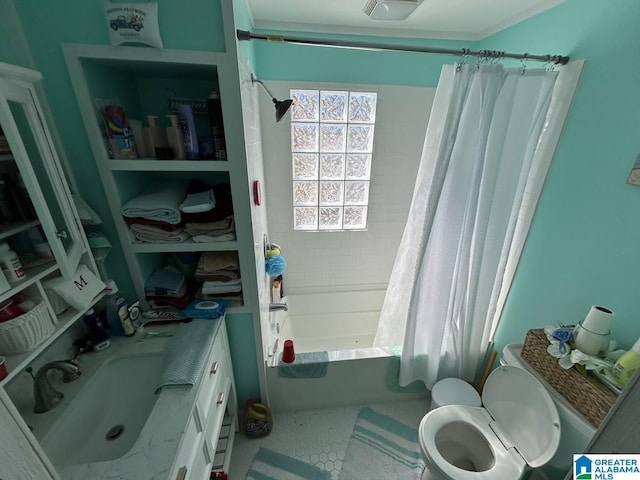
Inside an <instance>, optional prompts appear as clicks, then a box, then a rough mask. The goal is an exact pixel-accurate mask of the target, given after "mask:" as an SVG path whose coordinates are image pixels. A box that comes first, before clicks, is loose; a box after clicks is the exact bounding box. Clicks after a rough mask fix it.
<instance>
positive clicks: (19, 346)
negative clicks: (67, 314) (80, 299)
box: [0, 301, 54, 354]
mask: <svg viewBox="0 0 640 480" xmlns="http://www.w3.org/2000/svg"><path fill="white" fill-rule="evenodd" d="M53 330H54V325H53V322H52V320H51V315H50V313H49V310H48V309H47V303H46V302H45V301H41V302H40V303H39V304H38V305H36V306H35V307H34V308H33V309H31V310H29V311H28V312H27V313H23V314H22V315H20V316H19V317H16V318H12V319H11V320H7V321H6V322H2V323H0V353H5V354H13V353H23V352H28V351H29V350H33V349H34V348H36V347H37V346H38V345H40V344H41V343H42V342H44V341H45V340H46V339H47V338H49V336H50V335H51V334H52V333H53Z"/></svg>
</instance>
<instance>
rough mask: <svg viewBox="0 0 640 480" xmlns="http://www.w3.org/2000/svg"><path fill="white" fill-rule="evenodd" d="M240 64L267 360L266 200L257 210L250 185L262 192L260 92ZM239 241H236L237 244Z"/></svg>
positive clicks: (269, 285)
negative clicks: (255, 185)
mask: <svg viewBox="0 0 640 480" xmlns="http://www.w3.org/2000/svg"><path fill="white" fill-rule="evenodd" d="M239 56H240V57H241V58H240V61H239V62H238V65H239V73H240V79H241V82H240V88H241V90H242V115H243V125H244V135H245V148H246V154H247V175H248V182H249V183H248V185H247V188H248V191H249V192H250V193H249V194H250V195H251V220H252V228H253V237H254V256H255V268H256V272H257V279H258V299H259V303H260V316H261V321H260V325H261V333H262V339H263V340H262V344H263V349H264V352H263V354H264V355H265V357H266V347H267V346H268V345H269V344H270V343H272V340H271V337H272V336H273V335H274V334H275V332H271V328H272V326H271V325H270V324H269V322H268V321H267V319H268V315H269V313H268V304H269V302H270V299H271V281H270V279H269V277H268V276H267V275H266V273H265V265H264V255H263V247H262V239H263V235H264V234H267V233H268V226H267V207H266V204H267V202H266V198H264V195H263V196H262V201H261V205H260V206H257V205H255V204H254V202H253V191H252V185H253V182H254V181H255V180H257V181H259V182H260V183H261V184H262V185H263V191H264V183H265V179H264V167H263V158H262V134H261V131H260V129H261V127H260V109H259V106H258V96H259V95H260V92H259V90H258V86H257V85H252V83H251V70H250V67H249V66H248V62H247V61H246V59H245V57H244V55H242V54H241V53H240V51H239ZM240 240H241V239H239V241H240ZM273 328H275V327H273Z"/></svg>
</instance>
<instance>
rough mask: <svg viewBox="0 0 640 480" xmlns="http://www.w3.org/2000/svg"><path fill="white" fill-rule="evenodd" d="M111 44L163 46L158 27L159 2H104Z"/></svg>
mask: <svg viewBox="0 0 640 480" xmlns="http://www.w3.org/2000/svg"><path fill="white" fill-rule="evenodd" d="M104 11H105V16H106V17H107V27H108V28H109V38H110V39H111V45H120V44H122V43H126V42H133V43H144V44H145V45H151V46H152V47H155V48H162V39H161V38H160V29H159V28H158V4H157V3H155V2H149V3H112V2H104Z"/></svg>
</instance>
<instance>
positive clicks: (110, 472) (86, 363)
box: [22, 319, 222, 480]
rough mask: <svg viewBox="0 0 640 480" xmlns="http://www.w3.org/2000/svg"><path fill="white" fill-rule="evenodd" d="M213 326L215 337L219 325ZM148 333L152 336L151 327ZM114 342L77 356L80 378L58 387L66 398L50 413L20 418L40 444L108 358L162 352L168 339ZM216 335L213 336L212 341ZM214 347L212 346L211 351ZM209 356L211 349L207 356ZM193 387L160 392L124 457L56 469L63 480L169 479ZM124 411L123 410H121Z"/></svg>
mask: <svg viewBox="0 0 640 480" xmlns="http://www.w3.org/2000/svg"><path fill="white" fill-rule="evenodd" d="M212 322H216V326H215V329H216V332H215V335H217V333H218V329H219V328H220V325H221V322H222V320H220V319H218V320H212ZM165 328H166V327H165ZM148 331H153V329H152V328H149V329H148ZM143 335H144V334H143V333H142V332H138V333H136V335H135V336H133V337H130V338H126V337H115V338H112V343H111V346H110V347H109V348H107V349H105V350H103V351H101V352H95V353H90V354H83V355H81V356H80V357H79V358H78V360H79V363H80V369H81V371H82V376H81V377H80V378H79V379H78V380H76V381H75V382H72V383H69V384H64V385H62V386H57V387H56V388H58V389H59V390H60V391H62V392H63V393H64V395H65V398H64V400H63V401H62V403H61V404H60V405H58V406H56V407H55V408H54V409H52V410H51V411H49V412H46V413H43V414H33V413H31V412H30V411H29V412H26V411H23V412H22V414H23V418H24V420H25V422H27V423H28V424H29V425H30V426H31V427H32V428H33V433H34V435H35V436H36V438H38V439H42V438H43V437H44V436H45V435H46V433H47V432H48V431H49V429H50V428H51V427H52V425H53V424H54V423H55V421H56V420H57V419H58V418H59V417H60V415H61V414H62V413H63V412H64V411H65V408H66V407H68V406H69V404H70V403H71V401H72V400H73V397H74V396H75V394H76V393H77V392H78V391H80V390H81V389H82V387H83V386H84V385H85V384H86V383H87V382H88V380H89V379H90V378H91V376H92V374H93V373H95V372H96V371H97V370H98V368H99V367H100V366H101V365H102V364H104V363H105V362H106V361H107V360H108V359H110V358H111V357H113V356H116V355H123V354H129V353H134V352H135V353H153V352H160V351H163V350H164V348H165V346H166V344H167V343H168V340H169V338H167V337H152V336H146V337H144V338H143ZM215 335H214V337H215ZM212 346H213V342H212V344H211V346H210V348H211V347H212ZM207 354H210V350H209V351H208V352H207ZM201 380H202V372H200V375H199V381H198V384H196V385H194V386H193V387H171V388H164V389H162V390H161V391H160V393H159V394H158V395H159V396H158V400H157V402H156V404H155V406H154V407H153V410H152V411H151V413H150V415H149V418H148V419H147V422H146V423H145V425H144V427H143V428H142V431H141V432H140V435H139V437H138V438H137V440H136V441H135V443H134V445H133V446H132V447H131V449H130V450H129V452H127V453H126V454H125V455H124V456H122V457H120V458H118V459H115V460H110V461H104V462H96V463H90V464H81V465H55V467H56V470H57V472H58V474H59V475H60V477H61V478H62V479H63V480H92V479H93V480H106V479H109V480H132V479H140V480H155V479H162V480H167V479H168V476H169V474H170V472H171V468H172V465H173V462H174V458H175V456H176V453H177V450H178V447H179V445H180V440H181V438H182V435H183V433H184V429H185V427H186V425H187V422H188V420H189V415H190V414H191V412H192V411H193V408H194V405H195V401H196V394H197V392H198V387H199V382H200V381H201ZM123 408H126V405H123Z"/></svg>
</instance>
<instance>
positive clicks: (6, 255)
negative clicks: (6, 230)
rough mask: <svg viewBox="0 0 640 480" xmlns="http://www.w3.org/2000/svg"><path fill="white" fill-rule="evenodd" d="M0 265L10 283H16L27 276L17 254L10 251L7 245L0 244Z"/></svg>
mask: <svg viewBox="0 0 640 480" xmlns="http://www.w3.org/2000/svg"><path fill="white" fill-rule="evenodd" d="M0 263H2V270H3V271H4V272H5V273H6V275H7V277H8V280H9V281H10V282H12V283H13V282H18V281H20V280H22V279H23V278H25V277H26V276H27V274H26V273H25V271H24V269H23V268H22V263H20V259H19V258H18V254H17V253H16V252H14V251H13V250H11V248H10V247H9V244H8V243H0Z"/></svg>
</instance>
